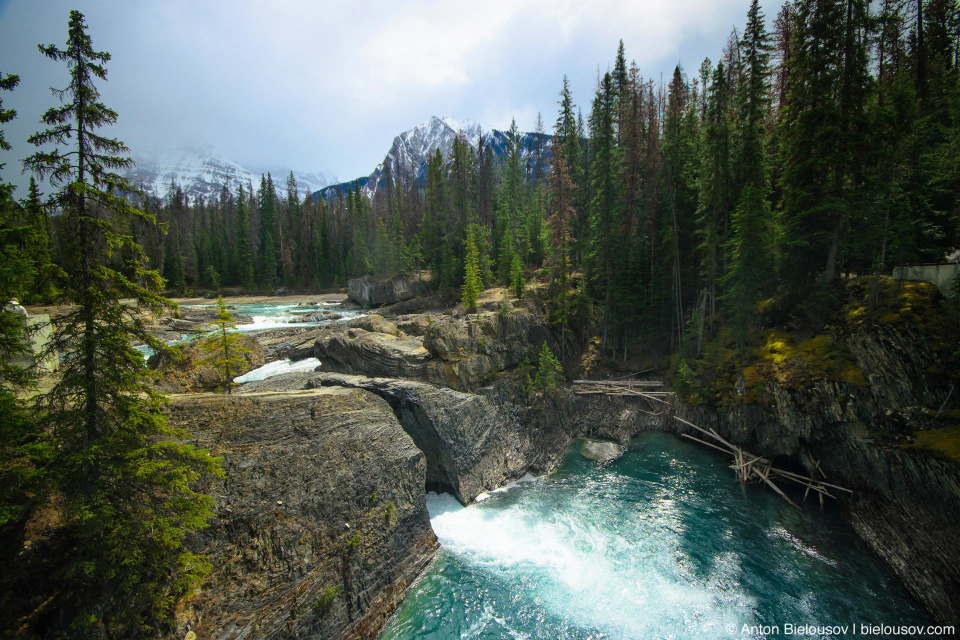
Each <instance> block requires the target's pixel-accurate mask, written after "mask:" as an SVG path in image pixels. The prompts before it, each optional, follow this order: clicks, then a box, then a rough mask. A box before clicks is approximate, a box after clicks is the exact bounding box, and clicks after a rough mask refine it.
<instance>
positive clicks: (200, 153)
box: [124, 143, 338, 201]
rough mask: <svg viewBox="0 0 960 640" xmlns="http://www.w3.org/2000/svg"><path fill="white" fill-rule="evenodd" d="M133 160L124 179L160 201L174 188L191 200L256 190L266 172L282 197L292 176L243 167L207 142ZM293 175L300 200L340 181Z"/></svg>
mask: <svg viewBox="0 0 960 640" xmlns="http://www.w3.org/2000/svg"><path fill="white" fill-rule="evenodd" d="M133 159H134V162H136V167H134V168H133V169H130V170H129V171H127V172H126V173H125V174H124V177H125V178H126V179H127V180H129V181H130V182H132V183H133V184H135V185H137V186H139V187H141V188H142V189H144V190H145V191H146V192H147V193H149V194H150V195H152V196H156V197H157V198H160V199H164V198H166V197H167V195H168V193H169V192H170V190H171V185H176V186H179V187H180V188H181V189H182V190H183V192H184V194H186V195H187V196H189V197H190V200H191V201H194V200H196V199H197V198H198V197H200V196H203V198H204V199H206V200H210V199H211V198H218V197H219V196H220V191H221V189H222V188H223V187H224V186H225V187H227V189H228V190H230V191H231V192H233V193H236V191H237V186H238V185H243V187H244V188H245V189H248V188H251V187H252V188H253V189H256V188H257V187H259V185H260V176H261V175H262V174H265V173H267V172H270V173H271V174H272V176H273V184H274V186H275V187H276V189H277V192H278V193H279V194H280V195H283V194H285V193H286V187H287V176H288V175H289V173H290V169H289V168H288V169H283V168H280V167H269V168H260V167H256V168H245V167H242V166H240V165H239V164H237V163H236V162H234V161H233V160H230V159H229V158H226V157H224V156H222V155H221V154H219V153H217V152H216V150H215V149H214V148H213V147H212V146H211V145H209V144H206V143H199V144H193V145H185V146H182V147H180V148H178V149H172V150H170V149H168V150H161V151H147V152H143V153H140V154H135V155H134V158H133ZM293 175H294V178H295V179H296V180H297V191H298V192H299V193H300V195H301V197H303V196H306V195H308V194H310V193H314V192H315V191H317V190H318V189H322V188H324V187H326V186H328V185H330V184H334V183H336V182H337V181H338V179H337V177H336V176H335V175H333V174H332V173H330V172H328V171H321V172H313V173H309V172H304V171H294V172H293Z"/></svg>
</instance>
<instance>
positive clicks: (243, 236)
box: [234, 185, 254, 290]
mask: <svg viewBox="0 0 960 640" xmlns="http://www.w3.org/2000/svg"><path fill="white" fill-rule="evenodd" d="M248 211H249V208H248V206H247V196H246V194H245V193H244V192H243V185H239V186H238V187H237V212H236V220H237V232H236V237H235V238H234V243H235V247H236V249H235V254H236V259H235V264H236V265H237V273H236V274H235V275H236V279H237V282H238V283H239V284H240V286H242V287H243V288H245V289H247V290H250V289H253V286H254V275H253V249H252V248H251V246H250V214H249V213H248Z"/></svg>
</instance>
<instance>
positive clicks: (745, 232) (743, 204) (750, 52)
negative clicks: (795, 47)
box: [723, 0, 773, 341]
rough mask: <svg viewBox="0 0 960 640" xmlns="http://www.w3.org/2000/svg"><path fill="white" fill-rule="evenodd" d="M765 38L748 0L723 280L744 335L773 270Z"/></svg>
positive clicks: (756, 12) (758, 15)
mask: <svg viewBox="0 0 960 640" xmlns="http://www.w3.org/2000/svg"><path fill="white" fill-rule="evenodd" d="M769 50H770V45H769V36H768V35H767V32H766V29H765V28H764V23H763V14H762V13H760V5H759V2H758V0H753V1H752V2H751V3H750V10H749V12H748V14H747V27H746V29H745V30H744V34H743V41H742V42H741V52H742V55H743V59H744V68H743V72H742V73H743V77H742V78H741V83H740V97H739V104H738V111H739V116H740V147H739V153H738V163H737V165H738V166H737V170H738V172H739V174H740V178H741V180H740V182H741V184H742V187H741V190H740V194H739V199H738V202H737V207H736V209H735V211H734V213H733V216H732V218H731V224H730V239H729V241H728V242H727V245H726V249H727V256H726V257H727V272H726V274H724V278H723V284H724V288H725V293H724V295H725V299H726V301H727V303H728V305H727V307H728V309H729V311H730V314H731V316H733V318H734V322H735V324H736V325H737V328H738V330H739V331H740V338H741V340H743V341H745V340H746V338H747V337H748V329H749V327H748V323H749V321H750V318H751V317H752V316H753V312H754V309H753V307H754V305H755V303H756V302H757V301H758V300H759V299H760V297H761V296H762V295H763V294H764V293H765V292H766V291H767V289H768V283H769V282H770V274H771V272H772V269H773V260H772V258H771V253H770V247H771V246H772V244H773V243H772V241H771V240H772V235H773V234H772V224H771V215H770V202H769V200H768V194H769V182H768V178H767V175H768V171H767V160H766V146H767V145H766V140H767V136H766V121H767V114H768V105H769V88H770V86H769V80H768V79H769V75H770V69H769V60H770V54H769Z"/></svg>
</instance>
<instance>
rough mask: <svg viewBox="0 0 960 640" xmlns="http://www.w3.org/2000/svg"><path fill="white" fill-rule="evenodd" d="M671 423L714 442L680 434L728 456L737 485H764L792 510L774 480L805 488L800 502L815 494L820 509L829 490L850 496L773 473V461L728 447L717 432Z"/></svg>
mask: <svg viewBox="0 0 960 640" xmlns="http://www.w3.org/2000/svg"><path fill="white" fill-rule="evenodd" d="M674 419H675V420H677V421H678V422H682V423H683V424H685V425H687V426H689V427H693V428H694V429H696V430H697V431H699V432H700V433H702V434H704V435H705V436H707V437H709V438H710V439H712V440H713V441H714V442H716V443H719V444H713V443H710V442H706V441H704V440H701V439H700V438H695V437H693V436H691V435H689V434H686V433H682V434H680V435H682V436H683V437H684V438H689V439H690V440H693V441H695V442H699V443H700V444H702V445H704V446H707V447H710V448H711V449H716V450H717V451H722V452H724V453H729V454H730V455H732V456H733V459H734V461H733V464H732V465H730V468H731V469H733V470H734V471H736V473H737V477H738V478H740V480H741V481H743V482H750V481H761V482H764V483H766V484H767V485H769V486H770V488H771V489H773V490H774V491H776V492H777V493H778V494H779V495H780V496H781V497H782V498H783V499H784V500H786V501H787V502H789V503H790V504H791V505H793V506H794V507H797V509H799V508H800V507H799V506H798V505H797V504H796V503H795V502H794V501H793V500H791V499H790V498H789V497H787V494H785V493H784V492H783V491H781V490H780V487H778V486H777V485H775V484H774V483H773V480H774V479H776V478H782V479H784V480H789V481H791V482H795V483H797V484H800V485H803V486H805V487H806V488H807V489H806V491H805V492H804V494H803V499H804V500H806V499H807V496H808V495H810V492H811V491H815V492H816V493H817V495H818V497H819V498H820V504H821V505H823V497H824V496H827V497H829V498H836V496H835V495H833V494H832V493H830V491H829V490H830V489H833V490H834V491H845V492H847V493H853V492H852V491H851V490H850V489H844V488H843V487H839V486H837V485H835V484H830V483H828V482H824V481H823V480H817V479H815V478H811V477H809V476H804V475H801V474H799V473H793V472H792V471H784V470H783V469H777V468H776V467H774V466H773V461H771V460H768V459H767V458H764V457H762V456H758V455H755V454H752V453H749V452H747V451H744V450H743V449H741V448H740V447H738V446H736V445H734V444H730V443H729V442H727V441H726V440H724V439H723V438H721V437H720V435H719V434H717V432H716V431H714V430H713V429H710V430H709V431H708V430H706V429H702V428H700V427H698V426H697V425H695V424H693V423H692V422H687V421H686V420H684V419H683V418H678V417H677V416H674ZM816 469H817V471H820V465H819V464H816ZM820 474H821V475H823V471H820Z"/></svg>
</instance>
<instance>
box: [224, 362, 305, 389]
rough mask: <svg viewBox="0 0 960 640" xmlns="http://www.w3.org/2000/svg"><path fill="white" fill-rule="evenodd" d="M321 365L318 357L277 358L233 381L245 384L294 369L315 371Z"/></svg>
mask: <svg viewBox="0 0 960 640" xmlns="http://www.w3.org/2000/svg"><path fill="white" fill-rule="evenodd" d="M319 366H320V361H319V360H317V359H316V358H305V359H303V360H297V361H296V362H293V361H292V360H275V361H273V362H268V363H267V364H265V365H263V366H262V367H258V368H256V369H254V370H253V371H248V372H247V373H245V374H243V375H242V376H237V377H236V378H234V379H233V381H234V382H236V383H237V384H243V383H244V382H253V381H255V380H266V379H267V378H272V377H273V376H279V375H281V374H284V373H290V372H292V371H313V370H314V369H316V368H317V367H319Z"/></svg>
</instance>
